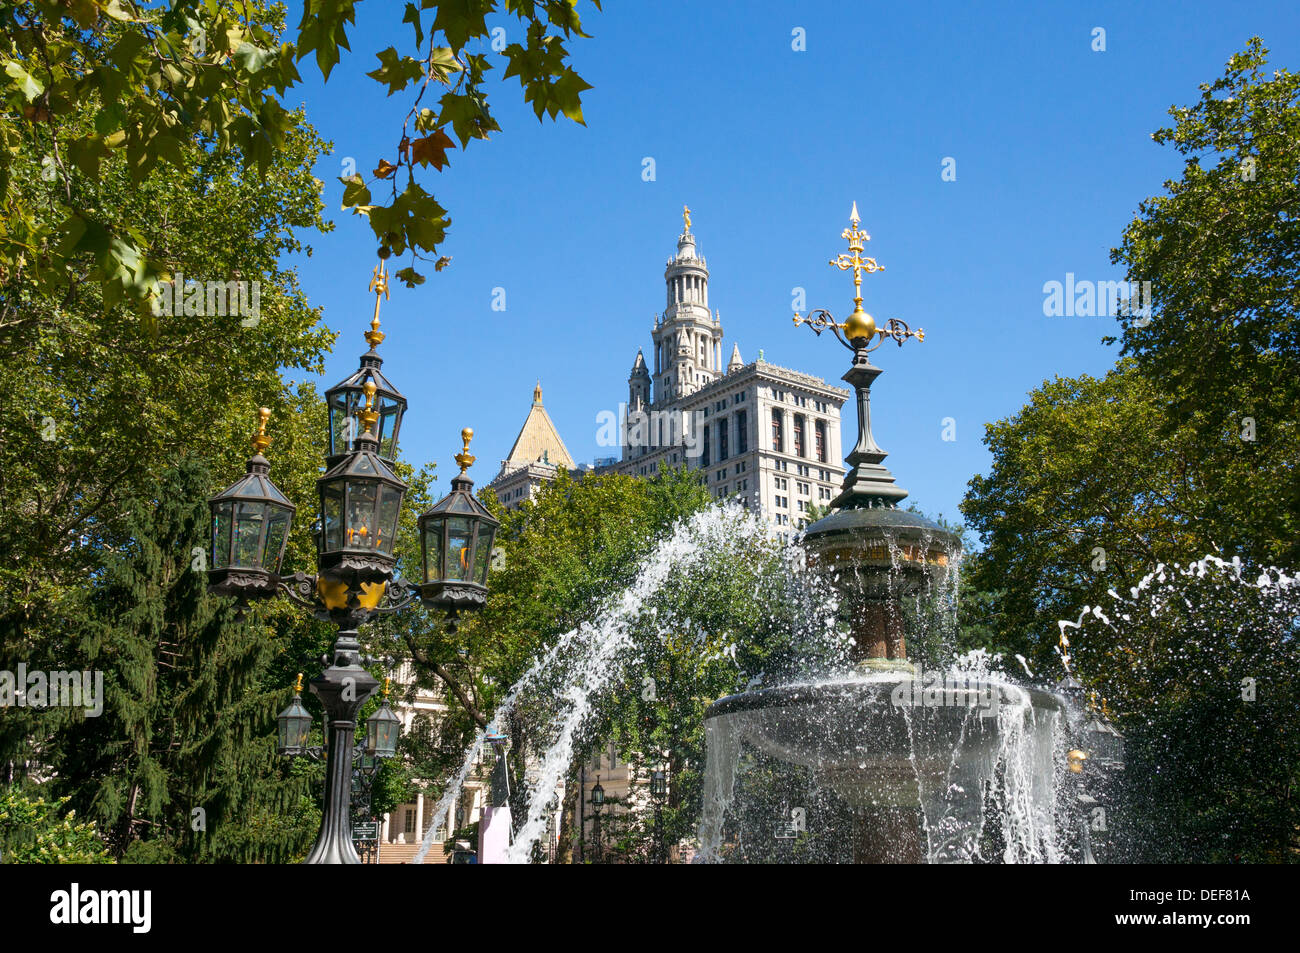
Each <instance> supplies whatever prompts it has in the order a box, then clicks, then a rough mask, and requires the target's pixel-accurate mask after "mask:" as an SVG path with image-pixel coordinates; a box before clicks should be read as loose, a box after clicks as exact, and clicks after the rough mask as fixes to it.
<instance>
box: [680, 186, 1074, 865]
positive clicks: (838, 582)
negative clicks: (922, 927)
mask: <svg viewBox="0 0 1300 953" xmlns="http://www.w3.org/2000/svg"><path fill="white" fill-rule="evenodd" d="M858 223H859V218H858V213H857V205H856V203H855V204H854V207H853V212H852V215H851V225H850V227H849V228H847V229H845V230H844V232H843V237H844V238H846V239H847V240H848V243H849V246H848V247H849V254H847V255H840V256H839V257H838V258H837V259H836V260H834V261H832V262H831V264H832V265H834V266H836V267H838V268H840V269H842V270H852V271H853V280H854V289H855V296H854V310H853V312H852V314H850V315H849V317H848V319H847V320H846V321H845V322H843V323H838V322H836V321H835V320H834V318H833V317H832V316H831V315H830V314H829V313H828V312H826V311H824V310H817V311H813V312H812V313H810V314H809V315H808V316H806V317H801V316H799V315H798V314H796V315H795V319H794V320H795V324H796V325H802V324H806V325H808V326H809V327H810V328H811V329H812V330H813V331H814V332H815V333H816V334H818V335H820V334H821V333H822V332H823V331H826V330H830V331H832V332H833V333H834V335H835V337H836V338H837V339H838V340H839V341H840V343H841V344H843V345H844V346H845V347H846V348H848V349H849V350H850V351H852V352H853V363H852V366H851V367H850V368H849V371H848V372H847V373H846V374H845V375H844V377H843V379H844V380H845V381H847V382H848V383H849V384H850V385H851V386H852V387H853V388H854V391H855V393H856V398H857V411H858V434H857V442H856V445H855V446H854V448H853V450H852V452H851V453H849V455H848V457H847V458H846V460H847V462H848V464H849V465H850V467H851V469H850V470H849V472H848V474H847V475H846V477H845V479H844V484H843V489H842V492H841V493H840V494H839V495H838V496H837V497H836V498H835V500H834V501H833V503H832V507H833V509H834V510H835V511H834V512H833V513H832V514H831V515H829V516H826V517H825V518H823V519H820V520H818V521H817V522H815V523H813V524H812V525H811V526H809V527H808V528H807V530H806V532H805V534H804V540H803V542H804V546H805V548H806V550H807V553H808V560H809V562H810V564H812V565H813V566H815V567H816V568H817V569H818V570H819V571H820V572H822V573H824V574H826V575H827V576H828V577H829V578H830V579H831V581H832V582H833V584H834V585H835V587H836V588H837V589H838V590H839V592H840V595H841V605H842V607H843V609H844V611H845V617H846V621H847V624H848V627H849V631H850V634H851V635H852V637H853V640H854V646H855V648H854V653H855V658H854V663H855V664H854V666H853V669H854V670H853V671H852V672H846V673H843V674H842V675H840V676H837V677H831V678H827V679H821V680H817V681H808V682H801V683H798V684H791V685H783V686H779V687H774V688H764V689H759V690H755V691H747V692H744V693H741V694H737V695H732V696H728V697H726V698H722V699H720V700H718V701H717V702H715V703H714V704H713V705H712V706H711V707H710V708H709V710H708V712H707V714H706V719H707V720H706V734H707V739H708V762H709V763H708V766H707V769H706V771H707V782H706V791H705V803H704V806H703V811H704V813H703V820H702V824H701V835H700V836H701V842H702V854H701V856H702V858H703V859H705V860H718V859H722V857H723V853H724V852H723V847H722V842H723V839H724V834H725V832H724V825H725V823H726V820H727V812H728V810H729V809H730V808H732V807H733V804H734V801H735V798H736V788H737V785H738V777H737V768H738V764H739V763H740V760H741V758H742V749H743V750H744V751H748V752H750V754H751V758H750V760H751V761H752V760H753V756H757V757H759V758H760V759H762V760H763V763H764V764H765V765H766V766H767V767H768V768H769V769H770V768H771V766H772V765H773V764H776V765H790V766H795V767H796V768H798V769H803V770H805V771H806V772H808V774H809V776H810V779H811V780H810V784H811V785H812V787H814V788H817V789H826V790H829V791H830V792H833V793H834V795H835V796H836V797H837V798H838V799H839V801H840V802H841V806H842V807H843V808H844V809H846V810H847V811H848V812H849V813H850V814H851V817H852V822H851V846H852V849H851V858H852V860H854V861H855V862H862V863H873V862H874V863H880V862H901V863H916V862H922V861H926V860H928V861H932V862H933V861H951V860H973V859H980V858H981V857H982V854H981V851H982V849H983V848H982V843H983V841H984V838H985V835H986V834H989V833H996V834H997V835H998V837H997V838H996V841H997V842H998V843H999V844H1000V851H1001V854H1002V858H1003V859H1006V860H1014V861H1054V860H1057V859H1058V858H1059V855H1060V849H1059V845H1058V843H1057V839H1056V831H1055V823H1054V814H1055V804H1054V802H1055V799H1056V793H1057V790H1058V788H1059V787H1060V785H1059V783H1058V782H1059V780H1060V778H1059V775H1060V774H1061V773H1062V772H1063V771H1064V770H1065V764H1064V760H1063V758H1061V757H1060V755H1061V754H1062V753H1063V752H1064V750H1065V748H1064V745H1063V744H1062V740H1063V739H1062V736H1063V732H1064V731H1065V729H1066V725H1065V719H1064V717H1063V715H1064V706H1063V704H1062V702H1061V700H1060V699H1059V698H1058V697H1056V696H1055V695H1053V694H1052V693H1049V692H1046V691H1042V690H1038V689H1032V688H1024V687H1021V686H1019V685H1016V684H1013V683H1011V682H1010V681H1007V680H1004V679H1001V678H998V677H996V676H995V675H994V674H993V673H991V672H989V671H987V670H986V669H980V668H976V669H975V670H971V669H969V668H968V669H966V670H961V669H957V670H953V671H947V672H936V673H930V674H929V675H928V676H926V675H924V674H923V673H921V672H920V671H919V670H918V668H917V666H916V665H915V664H913V662H912V661H909V659H908V652H907V643H908V634H909V633H908V632H907V631H906V630H907V623H906V613H905V611H904V609H905V605H907V603H908V602H909V601H916V600H917V599H918V598H919V597H922V596H925V595H927V594H933V593H936V592H940V591H942V590H943V589H944V588H945V587H955V585H956V571H957V563H958V562H959V561H960V556H961V542H960V539H959V538H958V537H957V536H956V534H954V533H952V532H950V531H948V530H946V529H944V528H943V527H941V526H939V525H937V524H936V523H934V522H932V521H931V520H928V519H926V518H925V517H923V516H920V515H918V514H915V513H911V512H908V511H905V510H901V509H899V508H898V504H899V503H900V502H901V501H902V500H903V499H905V498H906V497H907V491H906V490H904V489H902V488H901V487H899V486H898V485H897V484H896V483H895V480H894V477H893V474H891V473H890V471H889V469H888V468H887V467H886V466H885V465H884V460H885V456H886V454H885V451H884V450H882V449H881V448H880V447H879V446H878V445H877V444H876V441H875V439H874V437H873V436H872V432H871V408H870V389H871V384H872V382H873V381H874V380H875V379H876V377H878V376H879V375H880V373H881V369H880V368H879V367H876V366H875V365H873V364H872V363H871V359H870V353H871V352H872V351H874V350H875V349H876V348H878V347H879V346H880V345H881V344H883V343H884V341H885V340H886V339H889V340H892V341H894V342H896V343H897V344H898V345H899V346H900V347H901V346H902V344H903V343H904V341H906V340H907V339H908V338H911V337H915V338H916V339H917V340H924V332H922V331H921V330H919V329H918V330H915V331H914V330H912V329H911V328H910V327H908V325H907V324H906V323H904V322H902V321H900V320H898V319H890V320H889V321H888V322H887V323H886V324H885V325H884V326H883V327H877V326H876V323H875V320H874V319H873V318H872V317H871V315H869V314H867V312H866V311H865V310H863V308H862V287H861V283H862V274H863V273H864V272H865V273H867V274H871V273H872V272H875V271H878V270H880V266H879V265H877V264H876V262H875V260H874V259H872V258H866V257H864V256H863V254H862V252H863V250H864V248H865V245H864V242H865V241H866V240H867V239H869V236H868V235H867V234H866V232H865V231H863V230H861V229H859V228H858ZM991 802H996V810H993V811H990V803H991ZM787 809H788V810H789V811H791V812H792V813H793V812H802V813H800V814H798V815H797V820H798V823H800V824H803V825H807V824H809V823H810V818H809V817H808V814H807V810H806V808H802V807H798V808H791V807H789V806H788V805H787V804H784V803H782V805H781V810H782V812H784V811H786V810H787ZM990 814H991V815H992V819H994V820H995V821H997V822H998V823H999V826H1000V830H998V831H996V832H989V831H987V830H986V825H987V822H988V821H989V820H990ZM811 822H812V823H815V822H816V821H815V819H811ZM799 833H806V827H805V828H804V829H803V830H802V831H789V832H785V833H783V834H779V835H778V836H786V837H787V838H788V839H791V840H796V839H797V834H799ZM737 836H738V838H740V839H743V837H744V832H743V831H741V832H740V833H739V834H738V835H737ZM840 839H841V840H843V839H844V838H842V837H841V838H840ZM735 840H736V838H733V842H732V846H733V848H734V846H735ZM841 857H843V855H841Z"/></svg>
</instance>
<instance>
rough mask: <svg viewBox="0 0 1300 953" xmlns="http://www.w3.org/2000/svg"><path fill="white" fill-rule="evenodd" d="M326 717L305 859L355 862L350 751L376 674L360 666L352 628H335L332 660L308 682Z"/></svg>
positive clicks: (357, 860)
mask: <svg viewBox="0 0 1300 953" xmlns="http://www.w3.org/2000/svg"><path fill="white" fill-rule="evenodd" d="M310 687H311V691H312V693H313V694H314V695H315V696H316V697H317V698H319V699H320V701H321V705H322V706H323V707H324V709H325V714H326V716H327V717H328V719H329V749H328V753H327V755H326V761H325V766H326V774H327V781H326V784H325V811H324V814H323V816H322V817H321V824H320V833H319V834H317V835H316V844H315V846H314V847H312V849H311V853H310V854H308V855H307V859H306V860H305V861H304V863H307V864H359V863H361V858H360V857H358V856H357V851H356V848H355V847H353V846H352V757H353V745H354V739H355V735H356V729H357V712H359V711H360V710H361V706H362V705H364V704H365V703H366V701H367V700H368V699H369V698H370V697H371V696H372V695H374V694H375V692H377V691H378V690H379V680H378V679H377V678H375V677H374V676H373V675H371V674H370V673H369V672H367V671H366V670H365V669H364V668H362V667H361V654H360V643H359V642H358V639H357V632H356V630H355V629H348V630H343V631H340V632H339V635H338V638H337V639H336V640H335V642H334V664H333V665H331V666H330V667H329V668H327V669H325V671H324V672H322V673H321V674H320V675H319V676H318V677H317V678H314V679H312V681H311V683H310Z"/></svg>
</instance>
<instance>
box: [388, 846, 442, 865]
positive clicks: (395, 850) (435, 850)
mask: <svg viewBox="0 0 1300 953" xmlns="http://www.w3.org/2000/svg"><path fill="white" fill-rule="evenodd" d="M419 850H420V845H419V844H380V845H379V862H380V863H381V864H409V863H410V862H411V861H412V860H414V859H415V855H416V853H417V852H418V851H419ZM424 862H425V863H426V864H445V863H446V862H447V852H446V851H445V850H443V845H442V844H434V845H433V846H432V847H430V848H429V853H428V855H427V856H426V857H425V858H424Z"/></svg>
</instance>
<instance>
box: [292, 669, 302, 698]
mask: <svg viewBox="0 0 1300 953" xmlns="http://www.w3.org/2000/svg"><path fill="white" fill-rule="evenodd" d="M293 693H294V694H295V695H301V694H302V672H299V673H298V681H296V682H295V683H294V685H293Z"/></svg>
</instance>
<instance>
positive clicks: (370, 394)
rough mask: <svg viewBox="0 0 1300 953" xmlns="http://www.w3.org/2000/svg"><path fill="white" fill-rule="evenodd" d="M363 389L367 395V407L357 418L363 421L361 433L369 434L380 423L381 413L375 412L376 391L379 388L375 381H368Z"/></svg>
mask: <svg viewBox="0 0 1300 953" xmlns="http://www.w3.org/2000/svg"><path fill="white" fill-rule="evenodd" d="M361 389H362V390H363V391H365V393H366V406H365V408H364V409H362V410H359V411H357V417H358V418H359V419H360V420H361V432H362V433H363V434H368V433H370V431H372V430H374V429H375V424H377V423H378V422H379V411H377V410H375V391H376V390H378V389H379V388H377V387H376V386H375V382H374V381H366V382H365V383H364V384H362V385H361Z"/></svg>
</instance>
